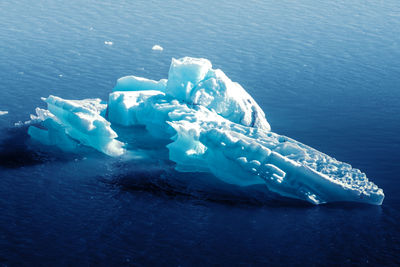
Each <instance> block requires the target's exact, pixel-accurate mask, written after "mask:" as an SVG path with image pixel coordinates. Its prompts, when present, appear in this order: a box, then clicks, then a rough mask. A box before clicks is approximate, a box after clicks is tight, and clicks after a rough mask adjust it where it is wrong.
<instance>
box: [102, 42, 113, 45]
mask: <svg viewBox="0 0 400 267" xmlns="http://www.w3.org/2000/svg"><path fill="white" fill-rule="evenodd" d="M104 44H105V45H113V44H114V43H113V42H111V41H104Z"/></svg>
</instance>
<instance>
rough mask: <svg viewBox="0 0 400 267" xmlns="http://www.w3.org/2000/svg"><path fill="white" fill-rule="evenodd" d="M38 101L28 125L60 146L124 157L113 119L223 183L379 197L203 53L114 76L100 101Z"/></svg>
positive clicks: (295, 193) (345, 197)
mask: <svg viewBox="0 0 400 267" xmlns="http://www.w3.org/2000/svg"><path fill="white" fill-rule="evenodd" d="M43 100H44V101H45V102H46V103H47V109H46V110H45V109H41V108H37V109H36V115H32V116H31V120H32V121H33V122H35V125H31V126H30V127H29V130H28V133H29V135H30V136H31V137H32V138H33V139H35V140H37V141H39V142H41V143H43V144H44V145H52V146H58V147H59V148H61V149H62V150H65V151H74V149H76V147H77V146H79V145H84V146H88V147H92V148H94V149H96V150H98V151H100V152H102V153H104V154H107V155H109V156H114V157H115V156H123V155H126V154H129V153H130V152H131V151H130V149H131V146H130V141H129V140H125V138H123V137H121V136H120V137H119V136H118V135H119V133H118V129H119V128H118V127H125V128H126V130H127V131H128V132H129V134H130V135H131V136H133V137H134V136H135V135H136V134H137V132H136V130H135V127H137V126H145V128H146V131H147V134H148V138H147V139H145V140H146V142H149V143H151V142H154V140H170V142H169V143H168V142H167V143H168V144H167V145H166V147H167V149H168V158H169V160H171V161H173V162H175V163H176V166H175V169H176V170H177V171H179V172H206V173H211V174H213V177H215V179H219V180H221V181H223V182H225V183H228V184H232V185H236V186H239V187H246V186H257V185H260V186H264V187H266V188H267V189H266V190H267V191H268V192H273V193H274V194H276V195H279V196H282V197H289V198H295V199H300V200H304V201H308V202H310V203H313V204H321V203H327V202H337V201H352V202H363V203H370V204H376V205H380V204H382V201H383V199H384V193H383V190H382V189H380V188H378V187H377V186H376V185H375V184H374V183H372V182H371V181H369V180H368V178H367V177H366V175H365V174H364V173H362V172H361V171H360V170H358V169H355V168H352V167H351V166H350V165H349V164H346V163H343V162H340V161H338V160H336V159H334V158H332V157H330V156H328V155H326V154H324V153H321V152H319V151H317V150H315V149H313V148H311V147H309V146H307V145H304V144H302V143H300V142H297V141H295V140H293V139H291V138H289V137H286V136H282V135H279V134H276V133H274V132H271V128H270V125H269V123H268V121H267V120H266V117H265V114H264V111H263V110H262V109H261V108H260V106H259V105H258V104H257V102H256V101H255V100H254V99H253V98H252V97H251V96H250V95H249V94H248V93H247V92H246V90H245V89H243V87H242V86H240V85H239V84H238V83H235V82H233V81H231V80H230V79H229V78H228V77H227V76H226V75H225V74H224V73H223V72H222V71H221V70H219V69H213V68H212V65H211V62H210V61H208V60H207V59H201V58H189V57H185V58H181V59H172V62H171V66H170V70H169V73H168V79H162V80H160V81H153V80H150V79H146V78H141V77H136V76H126V77H122V78H120V79H119V80H118V81H117V84H116V86H115V87H114V89H113V91H112V92H111V93H110V95H109V99H108V102H105V101H102V100H100V99H85V100H64V99H62V98H59V97H56V96H49V97H47V98H44V99H43ZM114 126H115V127H114ZM268 192H267V193H268Z"/></svg>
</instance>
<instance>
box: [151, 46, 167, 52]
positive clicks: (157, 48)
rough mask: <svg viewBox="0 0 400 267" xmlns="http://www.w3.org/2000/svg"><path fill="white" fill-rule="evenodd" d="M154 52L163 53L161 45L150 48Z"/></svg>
mask: <svg viewBox="0 0 400 267" xmlns="http://www.w3.org/2000/svg"><path fill="white" fill-rule="evenodd" d="M151 49H152V50H154V51H163V50H164V48H163V47H162V46H161V45H154V46H153V47H152V48H151Z"/></svg>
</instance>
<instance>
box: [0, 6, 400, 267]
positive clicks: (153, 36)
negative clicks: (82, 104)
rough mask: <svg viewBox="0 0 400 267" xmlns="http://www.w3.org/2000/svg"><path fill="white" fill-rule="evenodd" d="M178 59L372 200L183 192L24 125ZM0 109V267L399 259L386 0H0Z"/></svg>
mask: <svg viewBox="0 0 400 267" xmlns="http://www.w3.org/2000/svg"><path fill="white" fill-rule="evenodd" d="M154 45H160V46H161V47H163V51H159V50H152V47H153V46H154ZM184 56H191V57H203V58H207V59H209V60H210V61H211V62H212V63H213V67H214V68H220V69H222V70H223V71H224V72H225V73H226V74H227V76H228V77H230V78H231V79H232V80H233V81H235V82H238V83H240V84H241V85H242V86H243V87H244V88H245V89H246V90H247V91H248V92H249V93H250V94H251V95H252V96H253V98H254V99H255V100H256V101H257V102H258V104H259V105H260V106H261V107H262V109H263V110H264V111H265V114H266V117H267V119H268V121H269V123H270V124H271V127H272V131H274V132H276V133H279V134H282V135H286V136H289V137H291V138H293V139H296V140H298V141H300V142H302V143H305V144H307V145H309V146H311V147H313V148H316V149H317V150H319V151H322V152H324V153H326V154H328V155H330V156H332V157H334V158H336V159H338V160H340V161H343V162H347V163H349V164H351V165H352V166H353V167H355V168H358V169H360V170H362V171H363V172H365V173H366V174H367V176H368V177H369V179H371V180H372V181H373V182H375V183H376V184H377V185H378V186H379V187H380V188H382V189H383V191H384V193H385V200H384V201H383V204H382V205H381V206H374V205H361V204H354V203H330V204H325V205H319V206H313V205H309V204H306V203H301V202H293V203H292V202H289V203H285V202H282V203H281V202H271V203H269V202H268V201H267V202H261V203H259V202H255V201H251V200H250V199H248V201H247V200H246V198H244V199H243V198H237V199H236V198H235V197H232V198H229V197H228V196H225V197H213V196H212V193H208V194H205V195H201V194H200V195H199V194H191V192H190V191H189V192H182V190H177V189H176V188H175V186H174V184H163V183H162V182H161V185H160V179H156V180H157V181H158V182H157V183H153V182H151V181H152V180H151V177H154V176H157V173H158V172H159V171H160V170H159V169H158V168H157V166H155V165H156V164H149V163H146V164H137V166H135V168H138V169H140V170H141V171H140V172H136V173H135V171H134V170H133V171H132V168H129V166H127V164H126V163H121V162H119V160H118V159H115V158H110V157H107V156H105V155H100V153H97V152H90V153H89V154H87V155H66V154H63V153H62V152H60V151H57V150H54V151H53V150H46V149H41V147H40V146H35V145H33V144H32V142H31V140H30V138H29V136H28V135H27V126H26V125H24V124H23V122H24V121H27V120H29V116H30V114H32V113H34V110H35V108H36V107H41V108H44V107H45V104H44V103H43V101H42V100H41V97H47V96H48V95H56V96H60V97H62V98H66V99H84V98H101V99H104V100H107V99H108V94H109V93H110V92H111V90H112V88H113V86H114V85H115V83H116V80H117V79H118V78H119V77H122V76H125V75H136V76H141V77H147V78H150V79H155V80H158V79H161V78H167V75H168V70H169V65H170V62H171V59H172V58H180V57H184ZM0 110H1V111H4V112H1V113H0V114H2V115H1V116H0V266H303V265H304V266H305V265H307V266H399V265H400V225H399V224H400V223H399V220H400V193H399V191H400V2H399V1H398V0H374V1H372V0H352V1H346V0H335V1H327V0H321V1H315V0H299V1H295V0H280V1H271V0H248V1H240V0H229V1H228V0H218V1H211V0H198V1H189V0H179V1H177V0H171V1H161V0H151V1H128V0H112V1H111V0H103V1H96V0H84V1H82V0H69V1H59V0H35V1H31V0H15V1H10V0H1V1H0ZM7 112H8V113H7ZM128 165H129V164H128ZM125 170H129V171H127V173H124V172H125ZM120 177H129V181H135V179H136V178H137V180H138V181H139V182H137V183H134V184H133V186H129V184H128V186H127V185H126V184H124V183H121V182H120V181H121V180H124V179H120ZM147 178H149V179H148V180H149V182H147V180H146V179H147ZM191 179H196V175H194V176H193V175H192V176H191Z"/></svg>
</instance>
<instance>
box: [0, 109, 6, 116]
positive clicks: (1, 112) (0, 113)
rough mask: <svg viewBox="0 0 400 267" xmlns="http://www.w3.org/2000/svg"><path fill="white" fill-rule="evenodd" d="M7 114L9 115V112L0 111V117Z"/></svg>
mask: <svg viewBox="0 0 400 267" xmlns="http://www.w3.org/2000/svg"><path fill="white" fill-rule="evenodd" d="M6 114H8V111H2V110H0V116H2V115H6Z"/></svg>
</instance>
